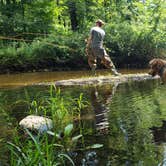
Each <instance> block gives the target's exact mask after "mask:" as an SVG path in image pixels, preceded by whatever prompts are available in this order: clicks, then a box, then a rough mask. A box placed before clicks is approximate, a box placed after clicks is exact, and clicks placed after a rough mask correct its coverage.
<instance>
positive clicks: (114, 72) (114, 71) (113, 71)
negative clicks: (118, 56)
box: [111, 68, 121, 76]
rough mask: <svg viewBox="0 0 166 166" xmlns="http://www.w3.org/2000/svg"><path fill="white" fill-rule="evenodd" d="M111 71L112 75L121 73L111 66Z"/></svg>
mask: <svg viewBox="0 0 166 166" xmlns="http://www.w3.org/2000/svg"><path fill="white" fill-rule="evenodd" d="M111 71H112V74H113V75H114V76H120V75H121V73H118V72H117V70H116V69H114V68H112V69H111Z"/></svg>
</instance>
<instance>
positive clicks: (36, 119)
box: [19, 115, 53, 133]
mask: <svg viewBox="0 0 166 166" xmlns="http://www.w3.org/2000/svg"><path fill="white" fill-rule="evenodd" d="M19 125H20V126H21V127H23V128H25V129H29V130H31V131H37V132H39V133H44V132H46V131H48V130H50V129H52V128H53V122H52V120H51V119H48V118H45V117H42V116H37V115H29V116H27V117H25V118H24V119H22V120H21V121H20V123H19Z"/></svg>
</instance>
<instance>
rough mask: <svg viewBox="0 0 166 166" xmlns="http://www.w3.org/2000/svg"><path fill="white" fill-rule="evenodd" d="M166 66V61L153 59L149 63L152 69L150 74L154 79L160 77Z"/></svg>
mask: <svg viewBox="0 0 166 166" xmlns="http://www.w3.org/2000/svg"><path fill="white" fill-rule="evenodd" d="M165 65H166V61H164V60H162V59H152V60H151V61H150V62H149V67H150V71H149V74H150V75H152V76H153V77H154V76H155V75H160V71H161V70H162V68H163V67H164V66H165Z"/></svg>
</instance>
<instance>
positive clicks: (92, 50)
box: [86, 19, 120, 76]
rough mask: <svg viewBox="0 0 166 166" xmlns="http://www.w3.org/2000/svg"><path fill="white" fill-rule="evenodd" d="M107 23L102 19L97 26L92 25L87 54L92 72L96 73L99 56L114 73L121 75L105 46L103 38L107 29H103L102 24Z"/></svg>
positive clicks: (97, 22)
mask: <svg viewBox="0 0 166 166" xmlns="http://www.w3.org/2000/svg"><path fill="white" fill-rule="evenodd" d="M104 24H105V23H104V22H103V21H102V20H100V19H99V20H97V21H96V26H95V27H92V28H91V30H90V36H89V38H88V39H87V40H86V42H87V44H86V54H87V56H88V64H89V66H90V68H91V70H92V73H93V74H95V70H96V67H97V58H100V59H101V63H102V64H103V65H104V66H105V67H106V68H109V69H111V71H112V73H113V74H114V75H115V76H118V75H120V73H118V72H117V70H116V69H115V66H114V64H113V62H112V61H111V58H110V57H109V55H108V54H107V52H106V50H105V49H104V47H103V40H104V36H105V31H104V30H103V29H102V26H103V25H104Z"/></svg>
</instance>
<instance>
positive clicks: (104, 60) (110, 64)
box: [101, 55, 120, 76]
mask: <svg viewBox="0 0 166 166" xmlns="http://www.w3.org/2000/svg"><path fill="white" fill-rule="evenodd" d="M101 63H102V64H103V65H104V66H105V67H106V68H108V69H111V71H112V73H113V74H114V75H115V76H118V75H120V73H118V72H117V70H116V68H115V65H114V64H113V62H112V61H111V58H110V57H109V56H108V55H104V56H103V57H102V59H101Z"/></svg>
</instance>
